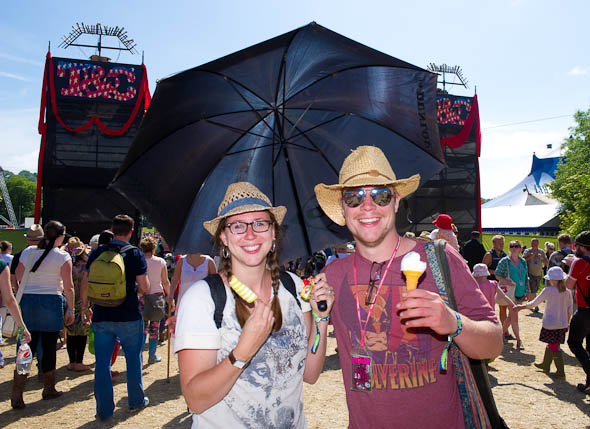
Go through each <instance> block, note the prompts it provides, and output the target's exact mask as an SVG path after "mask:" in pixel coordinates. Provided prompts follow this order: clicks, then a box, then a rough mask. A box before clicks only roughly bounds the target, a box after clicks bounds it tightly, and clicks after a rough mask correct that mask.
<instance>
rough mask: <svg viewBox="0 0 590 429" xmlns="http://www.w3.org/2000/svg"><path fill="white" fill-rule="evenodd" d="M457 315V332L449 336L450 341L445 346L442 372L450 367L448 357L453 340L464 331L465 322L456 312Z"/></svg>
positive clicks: (441, 360) (441, 359)
mask: <svg viewBox="0 0 590 429" xmlns="http://www.w3.org/2000/svg"><path fill="white" fill-rule="evenodd" d="M454 313H455V317H456V318H457V330H456V331H455V332H453V333H452V334H451V335H449V336H448V337H447V338H448V341H447V345H446V346H445V348H444V350H443V352H442V355H441V356H440V369H441V371H446V370H447V366H448V362H447V361H448V359H447V358H448V355H449V348H450V347H451V343H452V342H453V338H455V337H456V336H457V335H459V334H460V333H461V332H462V331H463V321H462V320H461V315H460V314H459V313H457V312H456V311H455V312H454Z"/></svg>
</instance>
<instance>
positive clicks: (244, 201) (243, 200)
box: [218, 198, 271, 216]
mask: <svg viewBox="0 0 590 429" xmlns="http://www.w3.org/2000/svg"><path fill="white" fill-rule="evenodd" d="M250 204H259V205H261V206H263V207H268V208H270V207H271V205H270V204H268V203H267V202H266V201H264V200H262V199H260V198H241V199H239V200H235V201H232V202H231V203H229V204H228V205H227V206H225V207H224V208H222V209H221V210H220V211H219V215H218V216H225V215H226V214H227V213H228V212H229V211H231V210H233V209H235V208H238V207H241V206H246V205H250Z"/></svg>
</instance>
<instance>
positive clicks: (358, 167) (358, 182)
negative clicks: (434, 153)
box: [314, 146, 420, 225]
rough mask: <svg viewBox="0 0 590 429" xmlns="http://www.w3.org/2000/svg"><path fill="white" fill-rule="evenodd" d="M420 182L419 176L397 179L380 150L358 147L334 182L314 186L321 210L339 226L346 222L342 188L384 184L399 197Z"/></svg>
mask: <svg viewBox="0 0 590 429" xmlns="http://www.w3.org/2000/svg"><path fill="white" fill-rule="evenodd" d="M419 184H420V175H419V174H414V175H413V176H412V177H409V178H407V179H399V180H398V179H397V178H396V177H395V173H394V172H393V169H392V168H391V165H390V164H389V161H387V158H386V157H385V154H384V153H383V151H382V150H381V149H379V148H378V147H375V146H359V147H358V148H356V149H355V150H353V151H352V153H351V154H350V155H348V156H347V157H346V159H345V160H344V162H343V163H342V168H341V169H340V175H339V177H338V183H337V184H336V185H324V184H323V183H320V184H319V185H316V187H315V188H314V190H315V195H316V198H317V199H318V202H319V203H320V206H321V207H322V210H324V212H325V213H326V214H327V215H328V217H329V218H330V219H332V220H333V221H334V222H335V223H337V224H338V225H344V224H345V223H346V221H345V219H344V214H343V212H342V203H341V199H342V189H345V188H358V187H360V186H375V185H386V186H391V187H393V188H394V189H395V192H396V193H397V194H398V195H399V197H400V198H403V197H405V196H407V195H410V194H411V193H412V192H414V191H415V190H416V189H418V185H419Z"/></svg>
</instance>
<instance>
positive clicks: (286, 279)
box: [281, 271, 301, 308]
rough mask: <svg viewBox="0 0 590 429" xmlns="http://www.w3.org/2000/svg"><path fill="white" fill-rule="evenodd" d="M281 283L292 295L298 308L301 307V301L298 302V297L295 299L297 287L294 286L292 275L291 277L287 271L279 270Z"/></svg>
mask: <svg viewBox="0 0 590 429" xmlns="http://www.w3.org/2000/svg"><path fill="white" fill-rule="evenodd" d="M281 283H282V284H283V286H284V287H285V289H287V290H288V291H289V293H290V294H291V295H293V298H295V302H296V303H297V305H298V306H299V308H301V303H300V302H299V299H297V288H296V286H295V281H294V280H293V277H291V275H290V274H289V273H288V272H286V271H281Z"/></svg>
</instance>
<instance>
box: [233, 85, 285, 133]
mask: <svg viewBox="0 0 590 429" xmlns="http://www.w3.org/2000/svg"><path fill="white" fill-rule="evenodd" d="M222 76H225V75H222ZM227 80H228V83H229V84H230V86H231V87H232V88H233V90H234V91H236V93H237V94H238V95H239V96H240V97H241V98H242V100H244V102H245V103H246V104H247V105H248V106H250V109H251V111H252V112H254V113H255V114H256V116H258V119H259V120H260V121H261V122H262V123H263V124H264V125H266V127H267V128H268V129H269V130H270V131H272V132H273V133H274V129H273V128H271V127H270V125H269V124H267V122H266V121H265V120H264V118H263V117H262V116H261V115H260V113H259V110H258V109H255V108H254V106H252V104H251V103H250V102H249V101H248V100H247V99H246V97H244V95H243V94H242V93H241V92H240V91H238V89H237V88H236V87H235V85H234V83H236V84H238V82H235V81H234V80H233V79H230V78H229V77H228V78H227ZM240 86H242V87H243V88H244V89H247V90H248V91H250V90H249V89H248V88H246V87H245V86H243V85H240ZM252 93H253V94H255V93H254V92H252ZM255 95H256V94H255ZM257 97H258V96H257ZM259 98H260V97H259ZM261 100H262V98H261ZM267 104H268V103H267Z"/></svg>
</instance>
